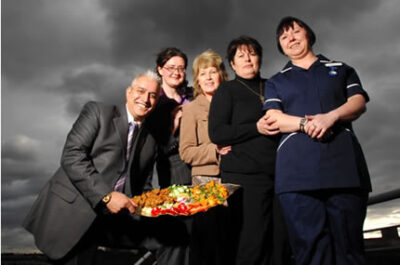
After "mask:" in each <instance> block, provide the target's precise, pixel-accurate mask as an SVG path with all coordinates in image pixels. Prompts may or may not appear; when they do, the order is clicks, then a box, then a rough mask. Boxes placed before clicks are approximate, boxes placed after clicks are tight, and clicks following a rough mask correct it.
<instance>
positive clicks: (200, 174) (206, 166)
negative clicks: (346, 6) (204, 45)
mask: <svg viewBox="0 0 400 265" xmlns="http://www.w3.org/2000/svg"><path fill="white" fill-rule="evenodd" d="M227 79H228V74H227V73H226V70H225V66H224V64H223V62H222V58H221V56H219V55H218V54H217V53H215V52H214V51H212V50H207V51H205V52H203V53H202V54H200V55H199V56H197V57H196V59H195V60H194V62H193V86H194V96H195V99H194V100H193V101H192V102H190V103H189V104H186V105H184V106H183V114H182V121H181V129H180V142H179V154H180V156H181V158H182V160H183V161H184V162H186V163H187V164H189V165H191V166H192V184H193V185H199V184H204V183H207V182H209V181H211V180H215V181H217V182H220V178H219V156H220V155H225V154H227V153H228V152H229V151H230V146H217V145H215V144H213V143H211V141H210V138H209V136H208V114H209V110H210V103H211V99H212V97H213V95H214V93H215V91H216V90H217V88H218V86H219V85H220V84H221V82H224V81H226V80H227Z"/></svg>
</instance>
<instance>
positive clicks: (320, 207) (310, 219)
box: [279, 189, 368, 265]
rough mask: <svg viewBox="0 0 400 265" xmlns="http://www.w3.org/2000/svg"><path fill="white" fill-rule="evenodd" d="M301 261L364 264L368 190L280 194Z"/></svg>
mask: <svg viewBox="0 0 400 265" xmlns="http://www.w3.org/2000/svg"><path fill="white" fill-rule="evenodd" d="M279 199H280V201H281V205H282V209H283V213H284V217H285V220H286V223H287V229H288V231H289V238H290V242H291V245H292V249H293V253H294V256H295V259H296V264H297V265H320V264H324V265H335V264H337V265H363V264H365V257H364V241H363V232H362V227H363V222H364V219H365V215H366V209H367V199H368V196H367V193H366V192H363V191H359V190H354V189H340V190H323V191H309V192H297V193H295V192H292V193H283V194H280V195H279Z"/></svg>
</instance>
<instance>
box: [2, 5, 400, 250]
mask: <svg viewBox="0 0 400 265" xmlns="http://www.w3.org/2000/svg"><path fill="white" fill-rule="evenodd" d="M398 14H400V5H399V4H398V1H396V0H386V1H375V0H354V1H348V0H347V1H321V0H310V1H285V0H280V1H267V0H266V1H259V0H245V1H240V0H231V1H227V0H196V1H189V0H168V1H166V0H69V1H63V0H36V1H31V0H3V1H1V49H2V50H1V51H2V54H1V67H2V68H1V70H2V73H1V221H2V224H1V240H2V241H1V246H2V251H10V250H25V249H33V248H34V244H33V239H32V237H31V236H30V235H29V234H28V233H27V232H25V231H24V230H23V229H22V228H21V226H20V224H21V222H22V219H23V217H24V216H25V214H26V213H27V211H28V210H29V208H30V207H31V205H32V203H33V201H34V199H35V197H36V196H37V194H38V192H39V190H40V189H41V187H42V186H43V185H44V183H45V182H46V181H47V180H48V179H49V178H50V177H51V175H52V174H53V172H54V171H55V170H56V169H57V167H58V165H59V160H60V154H61V151H62V148H63V145H64V141H65V137H66V135H67V133H68V131H69V130H70V128H71V125H72V123H73V122H74V120H75V119H76V117H77V115H78V113H79V111H80V108H81V107H82V105H83V104H84V103H85V102H86V101H88V100H99V101H107V102H112V103H119V102H122V101H123V100H124V89H125V88H126V87H127V86H128V84H129V83H130V81H131V79H132V78H133V77H134V76H135V74H137V73H139V72H141V71H143V70H145V69H148V68H152V69H153V68H154V66H155V58H156V54H157V53H158V52H159V51H160V49H161V48H164V47H168V46H176V47H179V48H180V49H182V50H183V51H184V52H185V53H186V54H187V55H188V57H189V68H188V69H189V71H188V80H189V82H190V83H191V78H192V75H191V71H190V69H191V67H190V66H191V64H192V62H193V58H194V56H196V55H197V54H199V53H201V52H203V51H204V50H206V49H208V48H211V49H213V50H215V51H216V52H218V53H219V54H221V55H222V56H223V57H225V49H226V46H227V44H228V43H229V41H230V40H231V39H233V38H235V37H238V36H239V35H242V34H246V35H249V36H252V37H254V38H256V39H257V40H258V41H259V42H260V43H261V44H262V45H263V48H264V58H263V61H262V69H261V73H262V76H263V77H270V76H271V75H273V74H274V73H276V72H277V71H279V70H280V69H281V68H282V67H283V66H284V64H285V63H286V61H287V59H286V58H285V57H284V56H282V55H281V54H279V52H278V51H277V49H276V43H275V37H274V32H275V28H276V26H277V24H278V22H279V20H280V19H281V18H282V17H283V16H287V15H291V16H296V17H299V18H301V19H303V20H304V21H305V22H307V23H308V24H309V25H310V26H311V28H313V30H314V31H315V33H316V35H317V43H316V45H315V46H314V51H315V52H316V53H321V54H324V55H325V56H327V57H328V58H330V59H334V60H340V61H344V62H346V63H348V64H349V65H351V66H353V67H355V68H356V70H357V72H358V74H359V76H360V78H361V81H362V84H363V86H364V88H365V89H366V91H367V92H368V93H369V95H370V98H371V101H370V102H369V103H368V105H367V113H365V114H364V115H363V116H362V117H361V118H360V119H359V120H357V121H356V122H355V123H354V128H355V131H356V134H357V135H358V138H359V141H360V143H361V145H362V146H363V149H364V152H365V156H366V159H367V162H368V165H369V170H370V173H371V177H372V183H373V189H374V191H373V193H372V194H373V195H375V194H380V193H382V192H385V191H390V190H392V189H395V188H400V180H399V177H400V176H399V172H400V163H399V158H400V144H399V141H398V138H399V137H398V135H399V131H400V123H399V117H398V115H399V114H400V104H399V102H398V101H399V99H400V89H399V85H400V75H399V66H398V65H400V35H399V34H398V25H400V16H399V15H398ZM230 77H231V78H232V77H233V74H232V72H230ZM398 205H399V202H398V201H397V202H395V201H394V202H390V203H385V204H380V205H377V206H374V207H370V209H369V211H368V218H367V222H366V227H380V226H385V225H387V224H399V223H400V207H399V206H398Z"/></svg>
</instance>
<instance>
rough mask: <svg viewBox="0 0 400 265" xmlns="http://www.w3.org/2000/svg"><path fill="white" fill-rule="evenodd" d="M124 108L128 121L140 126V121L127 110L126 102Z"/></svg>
mask: <svg viewBox="0 0 400 265" xmlns="http://www.w3.org/2000/svg"><path fill="white" fill-rule="evenodd" d="M125 109H126V113H127V116H128V123H133V124H135V123H136V124H137V125H138V126H139V127H140V125H141V122H140V121H135V119H134V118H133V116H132V114H131V113H130V112H129V110H128V105H126V104H125Z"/></svg>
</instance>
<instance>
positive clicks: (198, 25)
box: [101, 0, 231, 66]
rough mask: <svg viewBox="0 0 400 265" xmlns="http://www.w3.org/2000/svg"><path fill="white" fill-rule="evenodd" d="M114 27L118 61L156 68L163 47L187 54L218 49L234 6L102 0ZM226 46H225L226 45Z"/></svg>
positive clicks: (196, 2)
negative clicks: (217, 45) (158, 55)
mask: <svg viewBox="0 0 400 265" xmlns="http://www.w3.org/2000/svg"><path fill="white" fill-rule="evenodd" d="M101 3H102V4H103V6H104V8H105V10H106V13H107V18H108V19H109V21H110V22H111V24H112V30H111V36H112V38H111V39H112V44H113V52H114V56H115V59H116V60H117V61H118V62H122V63H131V62H141V63H144V64H145V65H146V66H147V65H148V66H153V65H154V63H153V62H154V61H155V55H156V53H157V52H158V51H159V50H160V49H161V48H163V47H167V46H177V47H179V48H181V49H183V50H184V51H185V52H187V53H190V54H191V53H193V52H194V51H197V50H198V47H201V49H206V48H214V49H215V48H216V47H215V45H214V44H215V43H216V42H220V40H221V39H224V38H223V36H226V28H227V27H228V25H229V23H230V18H229V14H230V10H231V5H230V4H229V3H227V2H225V1H212V0H206V1H182V0H171V1H155V0H150V1H129V0H123V1H118V2H110V1H101ZM223 45H225V44H224V43H223Z"/></svg>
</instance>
